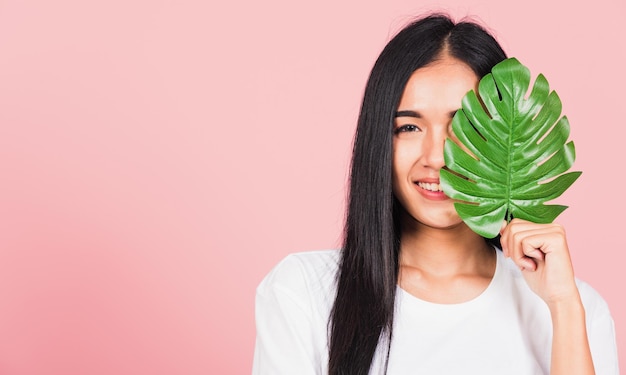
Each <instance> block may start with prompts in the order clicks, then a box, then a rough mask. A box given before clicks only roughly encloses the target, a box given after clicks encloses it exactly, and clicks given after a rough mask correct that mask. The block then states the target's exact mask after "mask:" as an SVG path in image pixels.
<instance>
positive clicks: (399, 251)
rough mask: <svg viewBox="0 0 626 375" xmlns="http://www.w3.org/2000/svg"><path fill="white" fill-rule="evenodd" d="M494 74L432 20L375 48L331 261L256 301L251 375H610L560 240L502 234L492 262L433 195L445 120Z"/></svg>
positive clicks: (609, 342) (549, 229) (301, 262)
mask: <svg viewBox="0 0 626 375" xmlns="http://www.w3.org/2000/svg"><path fill="white" fill-rule="evenodd" d="M505 58H506V55H505V53H504V51H503V50H502V48H501V47H500V46H499V45H498V43H497V42H496V40H495V39H494V38H493V37H492V36H491V35H490V34H488V33H487V32H486V31H485V30H484V29H483V28H481V27H480V26H479V25H477V24H475V23H471V22H460V23H456V24H455V23H454V22H453V21H452V20H451V19H449V18H448V17H446V16H442V15H432V16H428V17H425V18H422V19H419V20H417V21H415V22H414V23H412V24H410V25H408V26H407V27H406V28H404V29H403V30H402V31H401V32H400V33H398V34H397V35H396V36H395V37H394V38H393V39H392V40H391V41H390V42H389V43H388V44H387V46H386V47H385V48H384V50H383V51H382V53H381V55H380V56H379V58H378V60H377V61H376V64H375V65H374V68H373V69H372V72H371V75H370V78H369V80H368V83H367V87H366V89H365V94H364V98H363V104H362V107H361V113H360V116H359V120H358V127H357V132H356V137H355V144H354V150H353V158H352V166H351V174H350V191H349V204H348V210H347V211H348V212H347V219H346V224H345V236H344V244H343V247H342V249H341V251H318V252H308V253H299V254H292V255H290V256H288V257H287V258H286V259H284V260H283V261H282V262H281V263H280V264H279V265H278V266H276V267H275V268H274V269H273V270H272V271H271V272H270V274H269V275H268V276H267V277H266V278H265V279H264V280H263V282H262V283H261V285H260V286H259V287H258V290H257V299H256V308H257V310H256V322H257V342H256V348H255V357H254V365H253V373H254V374H272V375H276V374H289V375H306V374H330V375H339V374H341V375H343V374H354V375H356V374H384V373H386V374H389V375H395V374H498V375H501V374H552V375H555V374H567V375H575V374H594V371H595V373H596V374H618V365H617V353H616V348H615V337H614V328H613V320H612V318H611V315H610V313H609V310H608V308H607V305H606V303H605V302H604V300H603V299H602V298H601V297H600V296H599V295H598V294H597V293H596V292H595V291H594V290H593V289H592V288H591V287H590V286H588V285H587V284H585V283H583V282H581V281H579V280H577V279H575V278H574V274H573V270H572V264H571V262H570V257H569V252H568V247H567V241H566V236H565V231H564V230H563V228H562V227H561V226H559V225H557V224H547V225H546V224H534V223H530V222H526V221H522V220H517V219H516V220H513V221H512V222H511V223H509V224H508V225H506V223H503V226H502V230H501V237H500V240H501V245H500V244H496V246H494V244H490V243H489V242H488V241H487V240H485V239H484V238H482V237H480V236H479V235H477V234H476V233H474V232H473V231H472V230H470V229H469V228H468V227H467V226H466V225H465V224H464V223H463V221H462V220H461V219H460V218H459V216H458V215H457V213H456V211H455V209H454V206H453V202H452V200H451V199H449V198H447V197H446V196H445V194H444V193H443V192H442V191H441V188H440V185H439V171H440V170H441V168H442V167H444V160H443V144H444V141H445V139H446V138H447V137H451V136H453V135H452V133H451V129H450V124H451V119H452V116H453V115H454V113H455V111H456V110H457V109H458V108H459V107H460V104H461V99H462V97H463V96H464V95H465V93H467V92H468V91H469V90H472V89H476V87H477V83H478V81H479V79H480V78H481V77H482V76H484V75H485V74H487V73H489V72H490V70H491V68H492V67H493V66H494V65H495V64H497V63H498V62H500V61H502V60H504V59H505ZM496 242H497V241H496Z"/></svg>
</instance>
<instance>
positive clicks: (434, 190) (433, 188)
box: [415, 181, 448, 201]
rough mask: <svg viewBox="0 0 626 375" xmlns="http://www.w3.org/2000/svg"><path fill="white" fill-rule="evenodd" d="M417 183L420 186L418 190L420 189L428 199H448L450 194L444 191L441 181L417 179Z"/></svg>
mask: <svg viewBox="0 0 626 375" xmlns="http://www.w3.org/2000/svg"><path fill="white" fill-rule="evenodd" d="M415 185H417V187H418V189H417V191H419V192H420V193H421V194H422V195H423V196H424V197H425V198H426V199H430V200H436V201H440V200H445V199H448V196H446V195H445V194H444V193H443V189H442V188H441V185H440V184H439V182H424V181H417V182H415Z"/></svg>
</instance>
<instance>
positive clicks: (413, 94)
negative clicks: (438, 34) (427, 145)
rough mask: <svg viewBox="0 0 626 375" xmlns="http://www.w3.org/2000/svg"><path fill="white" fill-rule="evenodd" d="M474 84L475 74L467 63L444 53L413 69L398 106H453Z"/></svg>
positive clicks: (400, 108) (436, 107)
mask: <svg viewBox="0 0 626 375" xmlns="http://www.w3.org/2000/svg"><path fill="white" fill-rule="evenodd" d="M477 85H478V76H476V74H475V73H474V71H473V70H472V69H471V68H470V67H469V66H468V65H467V64H466V63H464V62H462V61H460V60H458V59H454V58H450V57H445V58H442V59H440V60H436V61H434V62H432V63H431V64H429V65H427V66H424V67H422V68H419V69H417V70H416V71H415V72H413V74H412V75H411V77H410V78H409V80H408V81H407V84H406V86H405V88H404V92H403V94H402V98H401V100H400V105H399V107H398V109H399V110H404V109H416V110H426V109H433V110H437V109H441V110H445V111H450V110H456V109H458V108H460V106H461V100H462V98H463V96H464V95H465V94H466V93H467V92H468V91H470V90H473V89H476V87H477Z"/></svg>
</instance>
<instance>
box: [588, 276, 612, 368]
mask: <svg viewBox="0 0 626 375" xmlns="http://www.w3.org/2000/svg"><path fill="white" fill-rule="evenodd" d="M578 288H579V291H580V294H581V298H582V299H583V304H584V306H585V315H586V319H587V337H588V338H589V347H590V349H591V357H592V359H593V365H594V367H595V370H596V375H619V365H618V355H617V344H616V339H615V325H614V322H613V318H612V317H611V313H610V312H609V307H608V305H607V303H606V301H605V300H604V299H603V298H602V297H601V296H600V294H598V292H596V291H595V290H594V289H593V288H592V287H591V286H589V284H586V283H585V282H579V285H578Z"/></svg>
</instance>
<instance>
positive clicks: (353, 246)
mask: <svg viewBox="0 0 626 375" xmlns="http://www.w3.org/2000/svg"><path fill="white" fill-rule="evenodd" d="M444 51H445V52H447V53H448V54H449V55H450V56H452V57H455V58H457V59H459V60H461V61H463V62H465V63H466V64H467V65H468V66H469V67H471V68H472V69H473V71H474V72H475V73H476V75H477V76H478V77H482V76H484V75H485V74H487V73H489V72H490V71H491V68H492V67H493V66H494V65H495V64H497V63H498V62H500V61H502V60H504V59H505V58H506V54H505V53H504V51H503V50H502V48H501V47H500V45H499V44H498V42H497V41H496V40H495V38H494V37H493V36H492V35H490V34H489V33H488V32H487V31H486V30H485V29H484V28H483V27H481V26H480V25H478V24H476V23H474V22H469V21H463V22H459V23H455V22H454V21H453V20H452V19H451V18H450V17H448V16H446V15H443V14H433V15H429V16H426V17H424V18H421V19H418V20H416V21H414V22H412V23H411V24H409V25H408V26H406V27H405V28H404V29H402V30H401V31H400V32H399V33H398V34H397V35H396V36H395V37H394V38H393V39H392V40H391V41H390V42H389V43H388V44H387V45H386V47H385V48H384V49H383V51H382V52H381V54H380V56H379V57H378V59H377V61H376V63H375V64H374V67H373V68H372V71H371V73H370V76H369V79H368V82H367V85H366V88H365V92H364V96H363V102H362V105H361V112H360V115H359V119H358V123H357V130H356V135H355V139H354V148H353V155H352V164H351V171H350V184H349V193H348V194H349V196H348V207H347V215H346V222H345V227H344V242H343V246H342V255H341V261H340V266H339V271H338V274H337V295H336V298H335V302H334V305H333V309H332V311H331V316H330V320H329V328H330V330H329V334H330V338H329V364H328V366H329V367H328V369H329V374H330V375H366V374H368V372H369V370H370V367H371V365H372V362H373V359H374V355H375V353H376V351H377V348H379V347H380V348H383V349H384V350H385V351H386V353H387V358H388V354H389V345H390V344H391V336H392V323H393V312H394V301H395V292H396V284H397V280H398V269H399V266H398V252H399V248H400V233H399V218H400V212H401V210H402V208H401V207H400V205H399V204H398V202H397V201H396V199H395V198H394V195H393V192H392V185H391V184H392V128H393V119H394V114H395V112H396V110H397V107H398V104H399V102H400V99H401V96H402V93H403V91H404V87H405V85H406V83H407V81H408V79H409V77H410V76H411V75H412V74H413V72H415V70H417V69H419V68H421V67H423V66H425V65H427V64H429V63H431V62H433V61H434V60H435V59H437V58H438V57H439V56H441V54H442V52H444ZM459 104H460V103H459Z"/></svg>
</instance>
